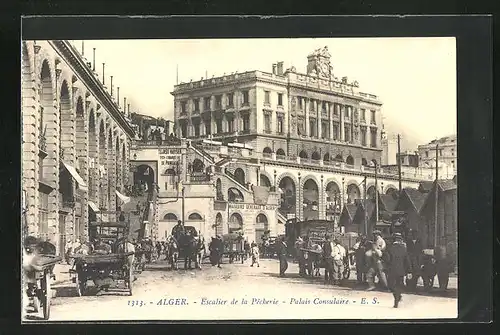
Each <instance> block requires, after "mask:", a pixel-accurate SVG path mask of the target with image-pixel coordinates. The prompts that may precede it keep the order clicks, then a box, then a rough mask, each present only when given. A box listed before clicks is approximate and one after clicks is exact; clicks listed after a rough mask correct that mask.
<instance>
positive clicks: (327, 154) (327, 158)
mask: <svg viewBox="0 0 500 335" xmlns="http://www.w3.org/2000/svg"><path fill="white" fill-rule="evenodd" d="M329 161H330V153H328V152H327V153H326V154H324V155H323V162H329Z"/></svg>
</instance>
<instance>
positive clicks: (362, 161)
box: [361, 158, 368, 166]
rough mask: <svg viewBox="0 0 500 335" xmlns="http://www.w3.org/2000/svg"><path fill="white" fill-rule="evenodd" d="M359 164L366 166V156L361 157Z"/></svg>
mask: <svg viewBox="0 0 500 335" xmlns="http://www.w3.org/2000/svg"><path fill="white" fill-rule="evenodd" d="M361 165H363V166H367V165H368V162H367V161H366V158H361Z"/></svg>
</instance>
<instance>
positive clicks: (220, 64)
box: [72, 37, 456, 150]
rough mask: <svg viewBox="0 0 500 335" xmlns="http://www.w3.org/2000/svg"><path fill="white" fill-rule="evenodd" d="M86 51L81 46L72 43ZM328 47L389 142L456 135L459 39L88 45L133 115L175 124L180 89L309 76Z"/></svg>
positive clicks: (412, 143)
mask: <svg viewBox="0 0 500 335" xmlns="http://www.w3.org/2000/svg"><path fill="white" fill-rule="evenodd" d="M72 42H73V43H74V45H75V47H76V48H77V50H79V51H81V50H82V41H72ZM324 46H328V50H329V52H330V54H331V55H332V57H331V64H332V66H333V71H334V75H335V76H336V77H338V78H341V77H344V76H347V77H348V78H349V81H354V80H356V81H358V82H359V90H360V91H361V92H366V93H371V94H375V95H377V96H379V97H380V99H381V100H382V102H383V106H382V113H383V116H384V124H385V128H386V131H387V132H388V134H389V137H392V136H394V135H395V134H396V133H400V134H401V135H402V149H403V150H415V149H416V146H417V145H418V144H424V143H427V142H430V141H431V140H433V139H436V138H439V137H443V136H447V135H451V134H455V133H456V44H455V38H449V37H446V38H287V39H284V38H280V39H192V40H86V41H84V56H85V58H87V60H88V61H90V62H91V61H92V49H93V48H96V50H95V55H96V57H95V63H96V72H97V73H98V74H99V77H102V63H105V64H106V65H105V75H106V78H105V80H106V86H108V89H109V86H110V85H109V84H110V76H113V86H114V87H115V94H116V87H117V86H119V87H120V100H121V101H120V104H123V97H124V96H126V97H127V102H129V103H130V104H131V106H130V109H131V111H133V112H138V113H141V114H146V115H151V116H155V117H163V118H166V119H169V120H173V105H174V104H173V96H172V95H171V94H170V92H171V91H172V90H173V88H174V85H175V84H176V82H177V74H178V81H179V83H180V82H189V81H190V80H191V79H192V80H193V81H197V80H200V79H201V78H202V77H206V75H207V74H208V77H209V78H211V77H212V76H215V77H217V76H221V75H223V74H224V73H225V74H230V73H233V72H236V71H237V72H239V73H242V72H246V71H251V70H260V71H267V72H271V71H272V64H273V63H276V62H278V61H283V62H284V68H285V69H287V68H289V67H290V66H292V65H293V66H295V67H296V70H297V72H301V73H305V72H306V66H307V55H308V54H309V53H311V52H312V51H313V50H315V49H318V48H323V47H324Z"/></svg>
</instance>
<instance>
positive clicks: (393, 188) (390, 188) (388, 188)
mask: <svg viewBox="0 0 500 335" xmlns="http://www.w3.org/2000/svg"><path fill="white" fill-rule="evenodd" d="M397 192H398V189H397V188H396V186H394V185H392V184H389V185H387V186H386V187H385V190H384V193H385V194H391V195H392V196H395V195H396V194H397Z"/></svg>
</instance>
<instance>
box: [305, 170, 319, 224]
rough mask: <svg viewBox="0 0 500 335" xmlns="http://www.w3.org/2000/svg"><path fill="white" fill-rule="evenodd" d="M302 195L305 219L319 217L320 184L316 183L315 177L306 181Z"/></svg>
mask: <svg viewBox="0 0 500 335" xmlns="http://www.w3.org/2000/svg"><path fill="white" fill-rule="evenodd" d="M302 195H303V196H302V198H303V200H302V208H303V210H302V214H303V215H302V216H303V220H304V221H306V220H317V219H319V191H318V184H316V182H315V181H314V180H313V179H308V180H307V181H306V182H305V183H304V188H303V192H302Z"/></svg>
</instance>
